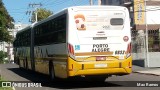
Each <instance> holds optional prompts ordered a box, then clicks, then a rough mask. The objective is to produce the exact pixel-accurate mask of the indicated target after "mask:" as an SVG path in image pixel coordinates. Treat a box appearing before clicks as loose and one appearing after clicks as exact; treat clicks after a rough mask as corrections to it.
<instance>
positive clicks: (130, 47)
mask: <svg viewBox="0 0 160 90" xmlns="http://www.w3.org/2000/svg"><path fill="white" fill-rule="evenodd" d="M131 51H132V46H131V43H129V44H128V46H127V52H126V57H129V56H130V55H131Z"/></svg>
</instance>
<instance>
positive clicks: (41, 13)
mask: <svg viewBox="0 0 160 90" xmlns="http://www.w3.org/2000/svg"><path fill="white" fill-rule="evenodd" d="M36 12H37V21H41V20H43V19H45V18H47V17H49V16H50V15H52V14H53V12H52V11H50V10H47V9H45V8H39V9H37V10H36ZM35 21H36V19H35V13H33V14H32V21H31V22H32V23H33V22H35Z"/></svg>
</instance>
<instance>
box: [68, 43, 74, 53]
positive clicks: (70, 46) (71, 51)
mask: <svg viewBox="0 0 160 90" xmlns="http://www.w3.org/2000/svg"><path fill="white" fill-rule="evenodd" d="M68 50H69V53H70V54H72V55H74V48H73V45H71V44H68Z"/></svg>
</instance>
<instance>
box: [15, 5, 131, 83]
mask: <svg viewBox="0 0 160 90" xmlns="http://www.w3.org/2000/svg"><path fill="white" fill-rule="evenodd" d="M14 53H15V62H17V63H18V64H19V66H20V67H21V68H26V69H30V70H34V71H36V72H40V73H44V74H48V75H50V77H51V79H52V80H54V79H56V78H69V77H75V76H86V77H87V76H89V77H91V76H96V77H103V80H105V78H107V77H108V76H111V75H127V74H130V73H131V72H132V55H131V32H130V19H129V12H128V9H127V8H126V7H122V6H73V7H69V8H66V9H63V10H62V11H60V12H58V13H56V14H54V15H52V16H50V17H48V18H47V19H45V20H42V21H40V22H38V23H35V24H33V25H31V26H29V27H27V28H25V29H23V30H21V31H19V32H18V33H17V35H16V39H15V41H14ZM96 79H98V78H96Z"/></svg>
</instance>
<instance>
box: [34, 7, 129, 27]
mask: <svg viewBox="0 0 160 90" xmlns="http://www.w3.org/2000/svg"><path fill="white" fill-rule="evenodd" d="M74 9H75V10H76V9H82V10H86V9H103V10H107V9H108V10H115V9H118V10H124V9H127V8H126V7H124V6H107V5H101V6H96V5H94V6H72V7H67V8H64V9H62V10H61V11H59V12H57V13H55V14H53V15H51V16H49V17H48V18H46V19H44V20H42V21H39V22H37V23H35V24H34V26H37V25H40V24H42V23H45V22H47V21H49V20H50V19H53V18H55V17H57V16H60V15H62V14H64V13H67V12H68V10H69V11H70V10H74Z"/></svg>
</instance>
